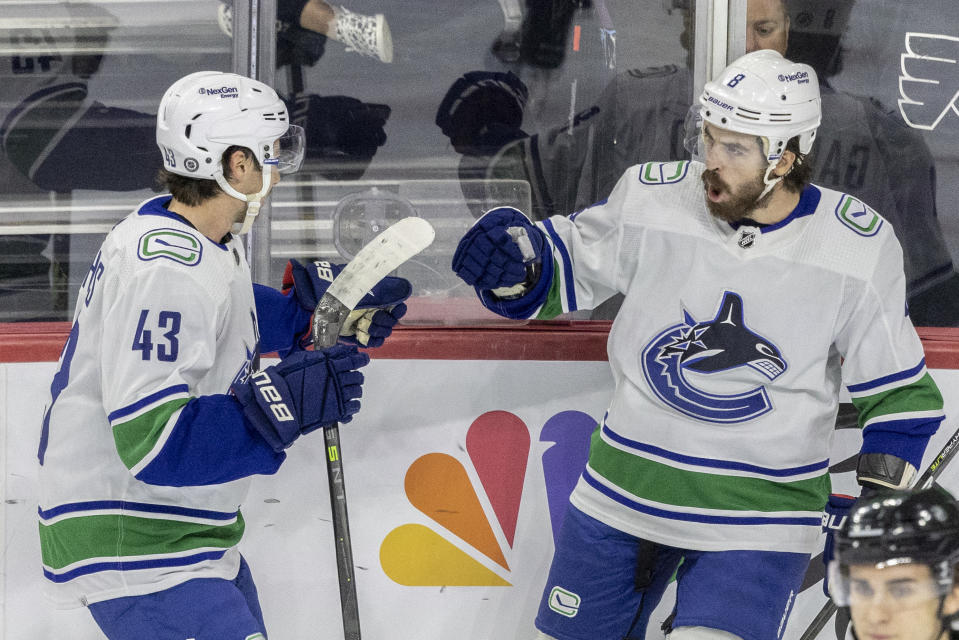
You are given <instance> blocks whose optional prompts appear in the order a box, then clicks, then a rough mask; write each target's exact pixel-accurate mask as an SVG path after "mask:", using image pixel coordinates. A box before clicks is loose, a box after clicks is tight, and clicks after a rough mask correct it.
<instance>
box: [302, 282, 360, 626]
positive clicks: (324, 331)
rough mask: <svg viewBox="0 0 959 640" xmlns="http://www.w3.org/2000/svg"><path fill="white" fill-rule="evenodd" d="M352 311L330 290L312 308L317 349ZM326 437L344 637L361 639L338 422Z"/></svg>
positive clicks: (331, 337) (327, 342)
mask: <svg viewBox="0 0 959 640" xmlns="http://www.w3.org/2000/svg"><path fill="white" fill-rule="evenodd" d="M349 312H350V310H349V309H348V308H346V307H345V306H344V305H343V304H342V303H341V302H340V301H339V300H337V299H336V298H334V297H332V296H330V295H328V294H327V295H324V296H323V297H322V298H321V299H320V302H319V303H318V304H317V306H316V309H315V310H314V312H313V348H314V349H322V348H325V347H330V346H332V345H334V344H336V339H337V336H339V333H340V327H342V326H343V321H344V320H346V316H347V315H348V314H349ZM323 439H324V443H325V444H326V477H327V480H328V484H329V488H330V515H331V516H332V519H333V539H334V542H335V547H336V575H337V579H338V581H339V586H340V612H341V613H342V614H343V638H344V640H360V610H359V607H358V605H357V599H356V580H355V579H354V578H355V575H354V573H353V542H352V540H351V539H350V519H349V514H348V513H347V511H346V485H345V484H344V482H343V461H342V459H341V458H342V451H341V449H340V426H339V424H337V423H336V422H334V423H332V424H328V425H326V426H324V427H323Z"/></svg>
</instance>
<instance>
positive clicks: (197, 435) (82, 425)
mask: <svg viewBox="0 0 959 640" xmlns="http://www.w3.org/2000/svg"><path fill="white" fill-rule="evenodd" d="M169 199H170V196H165V197H164V196H160V197H157V198H153V199H151V200H148V201H146V202H145V203H143V204H142V205H140V207H139V208H138V210H137V211H135V212H133V213H131V214H130V215H129V216H127V217H126V218H125V219H124V220H122V221H121V222H120V223H119V224H117V226H116V227H114V229H113V230H112V231H111V232H110V233H109V235H108V236H107V237H106V239H105V240H104V242H103V245H102V247H101V250H100V252H99V254H98V255H97V257H96V260H95V261H94V263H93V265H92V266H91V267H90V272H89V274H88V275H87V277H86V280H85V281H84V283H83V287H82V288H81V290H80V296H79V300H78V302H77V308H76V312H75V315H74V322H73V327H72V330H71V332H70V336H69V339H68V341H67V343H66V345H65V347H64V350H63V354H62V356H61V359H60V366H59V371H58V372H57V374H56V376H55V378H54V380H53V384H52V386H51V395H52V399H51V400H52V402H51V404H50V406H49V408H48V410H47V413H46V415H45V417H44V424H43V431H42V435H41V443H40V453H39V458H40V469H39V480H40V497H39V528H40V541H41V549H42V558H43V572H44V575H45V577H46V578H47V580H46V582H47V585H48V586H49V587H50V588H49V589H48V591H49V593H50V595H51V596H52V598H53V599H54V600H55V601H56V602H58V603H60V604H61V605H64V606H79V605H81V604H87V603H90V602H96V601H100V600H105V599H109V598H114V597H119V596H128V595H140V594H144V593H150V592H154V591H159V590H162V589H165V588H168V587H171V586H174V585H176V584H179V583H181V582H184V581H185V580H188V579H191V578H208V577H218V578H228V579H232V578H233V577H234V576H235V575H236V572H237V569H238V566H239V554H238V551H237V550H236V546H235V545H236V544H237V542H238V541H239V539H240V536H241V535H242V533H243V527H244V524H243V517H242V515H241V514H240V511H239V507H240V504H241V503H242V502H243V500H244V498H245V496H246V494H247V489H248V483H249V479H246V478H245V477H241V476H245V475H248V473H246V471H249V469H248V470H246V471H244V472H242V473H235V474H232V475H231V474H224V473H222V471H220V470H218V469H217V466H218V464H219V463H220V462H221V461H222V463H223V464H224V465H228V464H229V463H231V462H232V461H234V460H238V459H239V458H242V456H243V455H247V453H248V452H249V451H251V450H253V449H256V447H258V446H261V445H262V446H264V447H265V446H266V444H265V442H264V443H257V442H256V440H255V438H253V437H252V436H251V435H250V434H249V433H247V432H246V431H245V429H244V426H243V421H242V415H241V412H240V409H239V407H238V405H237V403H236V401H235V399H234V398H232V397H230V396H227V395H225V394H227V393H228V391H229V389H230V385H231V383H232V382H234V381H241V380H244V379H245V378H246V377H247V376H248V375H249V371H250V368H251V366H252V364H253V361H254V358H255V354H256V351H257V340H258V334H257V329H256V311H255V304H254V295H253V288H252V284H251V281H250V271H249V266H248V265H247V262H246V260H245V258H244V255H243V248H242V245H241V244H240V243H239V241H238V240H237V239H236V238H233V237H231V238H230V239H228V240H227V241H226V242H225V243H223V244H220V243H217V242H213V241H211V240H209V239H208V238H206V237H204V236H203V235H202V234H200V233H199V232H198V231H197V230H196V229H194V228H193V227H192V226H190V225H189V224H188V223H187V222H186V221H185V220H184V219H183V218H180V217H179V216H177V215H176V214H173V213H170V212H169V211H167V209H166V208H165V205H166V203H167V202H168V201H169ZM200 396H206V398H202V402H201V401H199V400H198V398H199V397H200ZM187 413H189V414H190V415H189V419H188V418H187V415H186V414H187ZM244 452H247V453H244ZM257 455H259V454H257ZM280 455H281V456H282V454H280ZM263 456H265V459H272V460H273V463H266V464H265V467H264V468H263V469H262V470H261V472H272V471H275V470H276V467H278V466H279V461H281V460H282V457H281V458H274V457H273V456H272V453H270V454H263ZM221 458H222V460H221ZM237 464H241V462H237ZM271 464H272V465H273V466H272V469H271ZM217 474H220V475H217ZM237 478H239V479H237Z"/></svg>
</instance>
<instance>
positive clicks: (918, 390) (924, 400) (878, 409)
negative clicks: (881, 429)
mask: <svg viewBox="0 0 959 640" xmlns="http://www.w3.org/2000/svg"><path fill="white" fill-rule="evenodd" d="M852 404H853V406H855V407H856V410H857V411H859V426H860V427H862V426H863V425H865V424H866V423H867V422H869V421H871V420H874V419H876V418H877V417H879V416H885V415H890V414H905V413H910V412H920V411H942V408H943V400H942V394H941V393H940V392H939V388H938V387H937V386H936V383H935V382H934V381H933V379H932V376H930V375H929V373H928V372H927V373H926V374H925V375H924V376H922V378H920V379H919V380H917V381H916V382H913V383H911V384H907V385H904V386H901V387H897V388H895V389H890V390H888V391H883V392H881V393H876V394H873V395H870V396H862V397H858V398H856V397H853V398H852Z"/></svg>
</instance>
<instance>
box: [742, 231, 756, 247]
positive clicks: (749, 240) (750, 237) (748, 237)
mask: <svg viewBox="0 0 959 640" xmlns="http://www.w3.org/2000/svg"><path fill="white" fill-rule="evenodd" d="M754 242H756V232H755V231H754V230H752V229H743V230H742V231H741V232H740V233H739V247H740V248H741V249H748V248H749V247H751V246H753V243H754Z"/></svg>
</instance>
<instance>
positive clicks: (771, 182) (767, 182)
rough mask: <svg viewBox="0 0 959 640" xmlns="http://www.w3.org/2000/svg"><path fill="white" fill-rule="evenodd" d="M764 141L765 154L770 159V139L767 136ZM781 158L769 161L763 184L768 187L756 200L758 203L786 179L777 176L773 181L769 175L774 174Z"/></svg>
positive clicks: (782, 176) (783, 176)
mask: <svg viewBox="0 0 959 640" xmlns="http://www.w3.org/2000/svg"><path fill="white" fill-rule="evenodd" d="M762 140H763V153H765V154H766V157H767V158H768V157H769V147H770V144H771V143H770V141H769V138H767V137H765V136H763V138H762ZM781 157H782V156H780V158H781ZM780 158H776V159H775V160H770V161H769V166H767V167H766V173H764V174H763V184H765V185H766V188H765V189H763V192H762V193H760V194H759V197H758V198H756V202H759V201H760V200H762V199H763V198H765V197H766V194H767V193H769V192H770V191H772V189H773V187H775V186H776V184H777V183H779V182H780V181H781V180H782V179H783V178H785V177H786V176H785V175H781V176H777V177H776V178H773V179H772V180H770V179H769V175H770V174H771V173H772V171H773V169H775V168H776V167H777V166H778V165H779V160H780Z"/></svg>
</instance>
